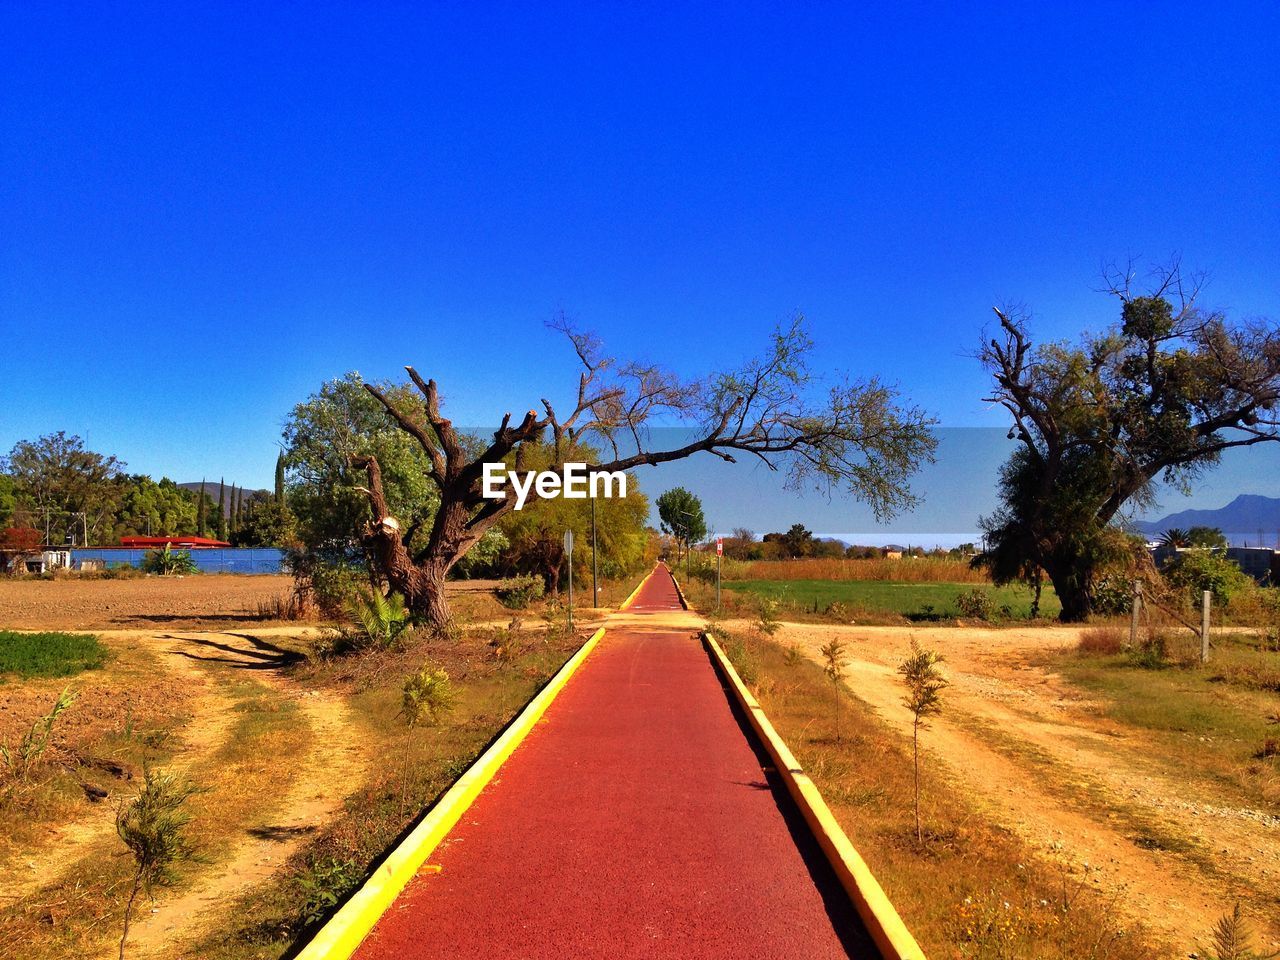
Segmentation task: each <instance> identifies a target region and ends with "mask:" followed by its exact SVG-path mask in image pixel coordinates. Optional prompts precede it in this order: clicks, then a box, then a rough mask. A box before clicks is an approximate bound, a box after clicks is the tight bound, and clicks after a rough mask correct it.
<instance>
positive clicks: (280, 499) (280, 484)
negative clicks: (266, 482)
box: [274, 450, 284, 506]
mask: <svg viewBox="0 0 1280 960" xmlns="http://www.w3.org/2000/svg"><path fill="white" fill-rule="evenodd" d="M274 493H275V498H276V502H277V503H279V504H280V505H281V506H284V451H283V450H282V451H281V452H280V453H279V454H277V455H276V483H275V490H274Z"/></svg>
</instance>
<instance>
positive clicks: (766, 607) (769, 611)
mask: <svg viewBox="0 0 1280 960" xmlns="http://www.w3.org/2000/svg"><path fill="white" fill-rule="evenodd" d="M781 626H782V624H781V623H779V622H778V601H777V600H776V599H775V598H774V597H761V598H760V600H759V602H758V603H757V605H756V629H757V630H758V631H760V633H761V635H762V636H766V637H772V636H773V635H774V634H775V633H777V632H778V628H779V627H781Z"/></svg>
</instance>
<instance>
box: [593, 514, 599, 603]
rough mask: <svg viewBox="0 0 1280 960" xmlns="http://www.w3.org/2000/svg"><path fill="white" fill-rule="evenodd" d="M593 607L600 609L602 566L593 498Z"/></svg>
mask: <svg viewBox="0 0 1280 960" xmlns="http://www.w3.org/2000/svg"><path fill="white" fill-rule="evenodd" d="M591 606H592V608H593V609H597V610H598V609H599V608H600V564H599V562H598V560H597V557H596V498H595V497H592V498H591Z"/></svg>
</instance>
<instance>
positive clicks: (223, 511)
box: [218, 477, 227, 540]
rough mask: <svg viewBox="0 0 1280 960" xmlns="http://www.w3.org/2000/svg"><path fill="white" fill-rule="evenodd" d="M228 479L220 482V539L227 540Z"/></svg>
mask: <svg viewBox="0 0 1280 960" xmlns="http://www.w3.org/2000/svg"><path fill="white" fill-rule="evenodd" d="M226 496H227V478H226V477H223V478H222V479H221V480H219V481H218V539H219V540H225V539H227V504H226Z"/></svg>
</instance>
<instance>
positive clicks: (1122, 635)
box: [1076, 626, 1129, 656]
mask: <svg viewBox="0 0 1280 960" xmlns="http://www.w3.org/2000/svg"><path fill="white" fill-rule="evenodd" d="M1128 642H1129V631H1128V630H1126V629H1125V628H1123V627H1107V626H1101V627H1090V628H1089V629H1088V630H1085V631H1082V632H1081V634H1080V641H1079V642H1078V643H1077V644H1076V649H1077V650H1078V651H1079V652H1080V653H1084V654H1103V655H1107V656H1110V655H1112V654H1117V653H1120V652H1121V651H1122V650H1123V649H1124V648H1125V645H1126V644H1128Z"/></svg>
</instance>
